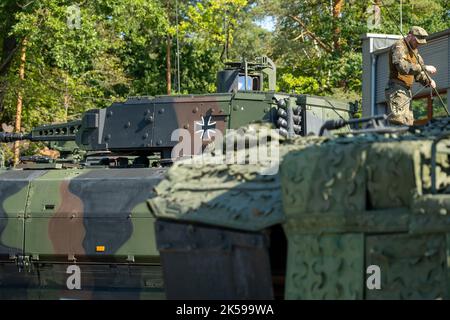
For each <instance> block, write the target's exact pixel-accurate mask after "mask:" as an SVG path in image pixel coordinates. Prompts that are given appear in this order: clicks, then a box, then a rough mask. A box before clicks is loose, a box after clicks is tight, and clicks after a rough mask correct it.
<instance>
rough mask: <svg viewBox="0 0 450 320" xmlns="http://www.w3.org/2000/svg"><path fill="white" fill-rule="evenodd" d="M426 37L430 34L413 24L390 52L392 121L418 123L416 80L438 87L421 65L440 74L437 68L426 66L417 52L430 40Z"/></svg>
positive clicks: (390, 112)
mask: <svg viewBox="0 0 450 320" xmlns="http://www.w3.org/2000/svg"><path fill="white" fill-rule="evenodd" d="M426 37H428V33H427V32H426V31H425V30H424V29H423V28H421V27H412V28H411V30H410V31H409V33H408V36H406V37H405V38H403V39H400V40H398V41H397V42H396V43H394V44H393V45H392V47H391V50H390V53H389V69H390V75H389V82H388V85H387V88H386V91H385V94H386V102H387V106H388V119H389V122H390V123H391V124H396V125H407V126H411V125H413V124H414V115H413V112H412V108H411V99H412V94H411V88H412V86H413V83H414V81H417V82H419V83H421V84H422V85H423V86H431V87H432V88H436V83H435V82H434V80H432V79H431V78H429V77H427V75H426V74H425V72H424V71H423V69H422V67H421V66H420V65H422V66H423V67H424V69H425V70H426V72H427V73H428V74H434V73H436V68H435V67H434V66H426V65H424V62H423V59H422V57H421V56H420V55H419V53H418V51H417V47H418V46H419V45H423V44H425V43H427V41H426ZM408 44H409V46H408ZM416 57H417V58H418V60H419V61H417V59H416Z"/></svg>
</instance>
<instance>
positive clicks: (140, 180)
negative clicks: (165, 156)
mask: <svg viewBox="0 0 450 320" xmlns="http://www.w3.org/2000/svg"><path fill="white" fill-rule="evenodd" d="M163 174H164V170H163V169H121V170H115V169H83V170H77V169H71V170H23V171H21V170H9V171H1V172H0V204H1V206H0V236H1V237H0V266H1V268H3V270H2V272H0V275H1V280H0V288H1V290H0V292H2V298H14V297H19V298H26V297H31V298H83V299H85V298H94V299H95V298H121V299H137V298H141V297H142V298H145V297H147V298H162V297H164V294H163V289H162V287H163V283H162V275H161V271H160V267H159V254H158V251H157V250H156V243H155V239H154V232H153V230H154V228H153V224H154V221H155V219H154V218H153V216H152V215H151V213H150V211H149V209H148V206H147V204H146V200H147V199H149V198H151V197H153V188H154V186H155V185H156V184H157V183H158V182H159V181H160V180H161V179H162V177H163ZM98 247H102V249H100V250H99V248H98ZM20 257H27V258H28V257H29V259H30V261H31V262H30V265H29V266H28V267H25V268H24V270H22V273H21V274H19V269H18V266H17V265H16V264H17V263H16V262H17V261H18V259H20ZM69 265H77V266H79V267H80V268H81V272H82V274H81V286H82V290H72V291H70V290H67V287H66V280H67V278H68V276H69V275H68V274H66V269H67V267H68V266H69ZM22 275H24V276H22ZM20 278H23V280H21V281H18V279H20ZM20 283H22V284H20ZM21 286H22V287H21ZM25 289H27V290H25ZM10 290H13V291H14V290H15V292H17V296H15V295H14V294H11V292H10ZM31 291H32V292H33V294H34V295H32V294H31V293H30V292H31Z"/></svg>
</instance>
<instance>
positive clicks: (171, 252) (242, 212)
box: [149, 118, 450, 299]
mask: <svg viewBox="0 0 450 320" xmlns="http://www.w3.org/2000/svg"><path fill="white" fill-rule="evenodd" d="M344 123H345V122H341V124H344ZM325 127H328V128H333V127H336V123H335V122H334V123H329V124H327V125H326V126H324V128H325ZM449 129H450V118H443V119H435V120H433V121H432V122H431V123H429V124H428V125H426V126H424V127H413V128H407V127H405V128H403V127H400V128H390V127H383V126H375V127H372V128H368V129H364V130H356V131H353V132H351V133H346V134H340V135H338V136H337V137H336V138H335V139H330V138H329V137H307V138H302V137H299V138H294V139H291V140H286V141H281V142H280V152H279V153H280V159H281V164H280V171H279V173H277V174H272V175H266V174H264V172H262V171H260V170H259V169H260V168H259V167H258V166H255V165H253V166H250V165H238V164H231V165H223V164H219V165H216V166H213V165H211V166H202V165H199V164H198V163H195V162H192V161H182V162H178V163H177V164H175V166H173V167H172V168H171V169H170V170H169V171H168V173H167V174H166V178H165V180H164V181H162V182H161V183H160V184H159V185H158V186H157V187H156V194H157V196H156V197H154V198H153V199H151V200H150V201H149V202H150V205H151V207H152V211H153V212H154V213H155V215H156V216H157V217H158V221H157V224H156V226H157V228H156V236H157V240H158V248H159V250H160V253H161V259H162V265H163V272H164V278H165V280H166V294H167V295H168V297H170V298H182V299H184V298H188V297H195V298H208V297H211V296H213V297H214V298H231V299H234V298H257V299H258V298H265V299H270V298H273V297H279V298H286V299H449V298H450V296H449V291H448V288H449V287H450V282H449V279H448V259H449V252H450V250H449V234H450V218H449V215H448V214H449V212H450V196H449V184H448V174H449V173H448V170H449V154H450V152H449V146H450V140H449V139H450V135H449ZM249 130H250V131H251V132H253V133H252V134H251V135H250V136H252V135H256V132H257V131H258V129H249ZM281 140H282V139H281ZM181 265H182V267H180V266H181ZM194 270H201V272H194ZM183 273H184V274H186V273H188V274H190V275H193V276H191V277H190V278H189V279H187V278H183V277H181V274H183ZM173 279H177V281H173ZM217 288H220V289H219V290H217Z"/></svg>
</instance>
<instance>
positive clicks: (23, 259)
mask: <svg viewBox="0 0 450 320" xmlns="http://www.w3.org/2000/svg"><path fill="white" fill-rule="evenodd" d="M14 260H15V263H16V265H17V268H18V269H19V272H22V271H24V272H31V271H32V269H33V264H32V263H31V257H30V256H23V255H17V256H15V258H14Z"/></svg>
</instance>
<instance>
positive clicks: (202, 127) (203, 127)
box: [195, 116, 216, 140]
mask: <svg viewBox="0 0 450 320" xmlns="http://www.w3.org/2000/svg"><path fill="white" fill-rule="evenodd" d="M211 121H212V116H205V117H202V121H195V129H196V131H195V133H201V138H202V140H210V139H211V137H210V133H216V130H215V129H216V123H215V122H211ZM197 128H198V129H197ZM205 136H206V139H205Z"/></svg>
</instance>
